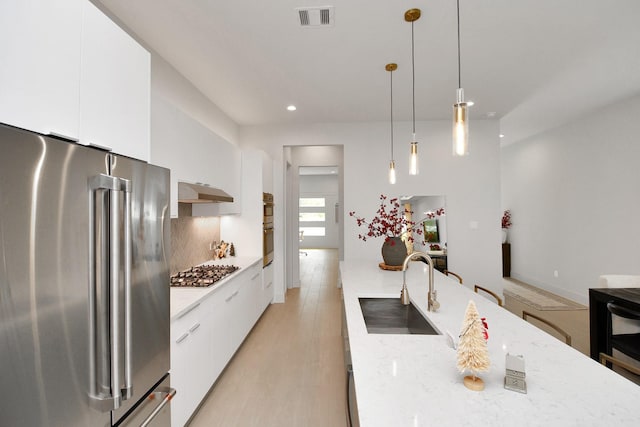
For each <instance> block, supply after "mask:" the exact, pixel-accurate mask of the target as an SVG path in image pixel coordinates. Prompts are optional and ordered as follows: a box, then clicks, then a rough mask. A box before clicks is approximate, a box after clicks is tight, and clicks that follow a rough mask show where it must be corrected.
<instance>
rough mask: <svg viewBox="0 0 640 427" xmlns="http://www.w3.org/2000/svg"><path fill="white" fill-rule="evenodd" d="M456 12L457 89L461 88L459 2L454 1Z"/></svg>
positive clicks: (457, 0)
mask: <svg viewBox="0 0 640 427" xmlns="http://www.w3.org/2000/svg"><path fill="white" fill-rule="evenodd" d="M456 5H457V6H456V11H457V14H458V88H461V87H462V83H461V78H460V74H461V73H460V0H456Z"/></svg>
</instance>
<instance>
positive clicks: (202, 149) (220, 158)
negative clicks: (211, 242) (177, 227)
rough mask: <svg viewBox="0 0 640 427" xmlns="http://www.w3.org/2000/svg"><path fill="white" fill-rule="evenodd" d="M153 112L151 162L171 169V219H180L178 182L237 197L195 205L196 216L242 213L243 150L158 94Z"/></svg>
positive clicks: (154, 97)
mask: <svg viewBox="0 0 640 427" xmlns="http://www.w3.org/2000/svg"><path fill="white" fill-rule="evenodd" d="M151 113H152V115H151V122H152V129H153V135H152V144H151V162H152V163H154V164H157V165H160V166H164V167H167V168H169V169H171V217H173V218H175V217H177V216H178V182H189V183H202V184H208V185H209V186H211V187H215V188H219V189H221V190H223V191H225V192H226V193H228V194H230V195H231V196H233V198H234V202H233V203H228V202H224V203H199V204H194V205H193V215H194V216H217V215H222V214H233V213H239V212H240V208H241V199H242V195H241V182H240V178H241V171H242V170H241V164H242V162H241V158H242V154H241V151H240V149H239V148H238V147H237V146H235V145H233V144H231V143H230V142H227V141H226V140H224V139H223V138H221V137H220V136H219V135H217V134H216V133H214V132H212V131H211V130H210V129H209V128H207V127H205V126H203V125H202V124H200V123H199V122H197V121H196V120H195V119H193V118H192V117H191V116H189V115H188V114H186V113H184V112H183V111H182V110H180V109H179V108H177V107H176V106H175V105H174V104H173V103H171V101H169V100H167V99H166V98H164V97H162V96H160V95H158V94H154V96H153V99H152V112H151Z"/></svg>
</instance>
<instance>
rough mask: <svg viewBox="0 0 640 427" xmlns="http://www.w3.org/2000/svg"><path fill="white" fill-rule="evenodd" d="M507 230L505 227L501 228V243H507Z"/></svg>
mask: <svg viewBox="0 0 640 427" xmlns="http://www.w3.org/2000/svg"><path fill="white" fill-rule="evenodd" d="M507 231H508V230H507V229H506V228H503V229H502V243H507V238H508V237H509V236H508V233H507Z"/></svg>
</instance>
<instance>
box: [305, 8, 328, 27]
mask: <svg viewBox="0 0 640 427" xmlns="http://www.w3.org/2000/svg"><path fill="white" fill-rule="evenodd" d="M296 11H297V12H298V17H299V18H300V26H301V27H303V28H314V27H315V28H317V27H332V26H333V21H334V19H333V6H322V7H299V8H296Z"/></svg>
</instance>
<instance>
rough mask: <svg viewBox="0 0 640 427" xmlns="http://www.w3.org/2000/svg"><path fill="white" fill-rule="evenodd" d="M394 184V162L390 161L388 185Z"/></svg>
mask: <svg viewBox="0 0 640 427" xmlns="http://www.w3.org/2000/svg"><path fill="white" fill-rule="evenodd" d="M395 183H396V162H394V161H393V160H391V162H390V163H389V184H395Z"/></svg>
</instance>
